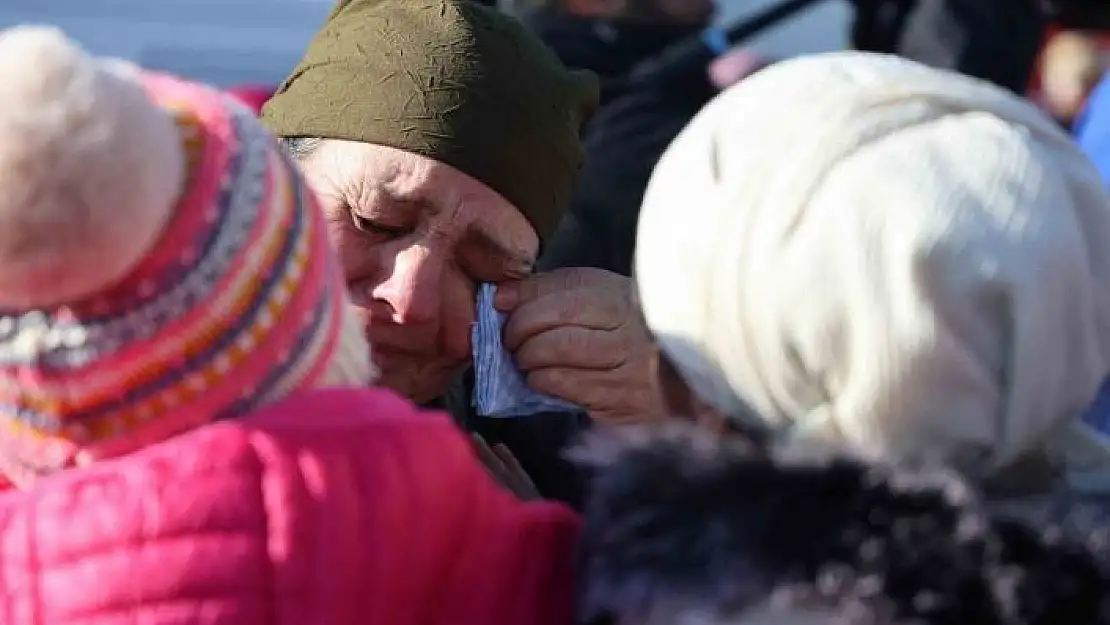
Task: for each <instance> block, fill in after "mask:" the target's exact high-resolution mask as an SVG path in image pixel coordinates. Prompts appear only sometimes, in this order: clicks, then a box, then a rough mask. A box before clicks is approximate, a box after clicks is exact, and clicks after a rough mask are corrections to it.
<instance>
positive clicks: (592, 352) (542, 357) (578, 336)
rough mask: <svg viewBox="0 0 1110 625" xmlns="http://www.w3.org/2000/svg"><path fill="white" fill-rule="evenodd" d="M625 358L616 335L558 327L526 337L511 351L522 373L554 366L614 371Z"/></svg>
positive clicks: (620, 338)
mask: <svg viewBox="0 0 1110 625" xmlns="http://www.w3.org/2000/svg"><path fill="white" fill-rule="evenodd" d="M627 357H628V354H627V349H626V346H625V341H624V340H623V337H622V336H621V335H620V333H619V332H606V331H603V330H590V329H588V328H581V327H577V326H560V327H557V328H552V329H550V330H548V331H546V332H543V333H541V334H537V335H535V336H531V337H528V339H527V340H525V341H524V342H523V343H521V345H520V347H518V348H517V349H516V350H515V351H514V352H513V358H514V360H516V365H517V367H519V368H520V370H521V371H525V372H527V371H534V370H536V369H548V368H554V367H560V368H566V369H590V370H593V369H602V370H605V369H615V368H617V367H619V366H621V365H623V364H624V363H625V359H626V358H627Z"/></svg>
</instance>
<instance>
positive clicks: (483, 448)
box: [471, 434, 501, 477]
mask: <svg viewBox="0 0 1110 625" xmlns="http://www.w3.org/2000/svg"><path fill="white" fill-rule="evenodd" d="M471 439H472V441H473V442H474V451H476V452H477V453H478V460H480V461H481V462H482V464H483V465H485V467H486V468H487V469H490V470H493V469H495V468H497V467H499V466H500V464H501V460H500V459H499V458H498V457H497V455H496V454H494V453H493V450H492V449H490V446H489V443H487V442H486V440H485V439H484V438H482V437H481V436H479V435H478V434H472V435H471ZM495 477H497V476H495Z"/></svg>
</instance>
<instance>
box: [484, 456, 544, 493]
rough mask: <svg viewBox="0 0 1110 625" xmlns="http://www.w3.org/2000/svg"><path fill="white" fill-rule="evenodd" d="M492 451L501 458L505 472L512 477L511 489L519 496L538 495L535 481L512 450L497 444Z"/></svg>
mask: <svg viewBox="0 0 1110 625" xmlns="http://www.w3.org/2000/svg"><path fill="white" fill-rule="evenodd" d="M493 453H495V454H497V457H498V458H500V459H501V462H502V464H503V466H504V467H505V470H506V473H507V474H508V475H510V476H512V478H513V490H515V491H516V492H517V494H518V495H520V496H521V497H527V498H535V497H539V495H540V491H539V489H537V488H536V483H535V482H533V481H532V477H531V476H530V475H528V472H527V471H525V470H524V467H523V466H521V465H520V462H519V461H518V460H517V459H516V456H515V455H513V452H512V450H510V449H509V448H508V447H506V446H505V445H504V444H498V445H495V446H494V447H493Z"/></svg>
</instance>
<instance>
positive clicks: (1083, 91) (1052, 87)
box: [1040, 31, 1106, 130]
mask: <svg viewBox="0 0 1110 625" xmlns="http://www.w3.org/2000/svg"><path fill="white" fill-rule="evenodd" d="M1104 73H1106V60H1105V56H1104V53H1103V51H1102V50H1101V48H1099V45H1098V41H1096V40H1095V37H1094V36H1093V35H1091V34H1089V33H1083V32H1079V31H1063V32H1060V33H1057V34H1056V35H1054V36H1053V37H1052V38H1051V39H1049V41H1048V44H1047V45H1046V46H1045V49H1044V52H1043V53H1042V56H1041V94H1040V96H1041V104H1042V106H1044V107H1045V109H1046V110H1047V111H1048V112H1049V114H1050V115H1052V116H1053V117H1054V118H1055V119H1056V121H1058V122H1060V124H1061V125H1062V126H1064V127H1065V128H1068V129H1069V130H1070V129H1072V128H1073V126H1074V124H1075V122H1076V119H1077V118H1078V117H1079V115H1080V113H1081V112H1082V111H1083V109H1084V108H1086V106H1087V99H1088V98H1089V97H1090V96H1091V92H1092V91H1094V89H1095V86H1096V85H1098V82H1099V80H1101V79H1102V76H1103V74H1104Z"/></svg>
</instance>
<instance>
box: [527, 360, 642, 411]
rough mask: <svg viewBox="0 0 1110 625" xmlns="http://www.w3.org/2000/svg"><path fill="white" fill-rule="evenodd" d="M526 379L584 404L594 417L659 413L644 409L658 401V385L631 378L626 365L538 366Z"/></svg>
mask: <svg viewBox="0 0 1110 625" xmlns="http://www.w3.org/2000/svg"><path fill="white" fill-rule="evenodd" d="M525 381H526V383H527V384H528V386H529V387H531V388H532V389H533V390H535V391H538V392H540V393H544V394H547V395H551V396H553V397H558V398H560V399H564V400H566V401H569V402H572V403H575V404H578V405H579V406H582V407H583V408H585V409H586V411H587V412H589V413H590V417H591V418H595V419H605V420H610V419H614V418H616V417H618V416H621V417H622V418H631V419H645V418H651V417H654V416H656V415H654V414H649V413H648V412H645V411H644V410H642V409H641V407H643V406H655V405H658V401H657V390H656V388H655V386H654V385H653V384H652V383H651V381H650V380H648V379H642V380H641V379H630V378H629V373H628V371H626V367H621V368H618V369H611V370H607V371H603V370H598V371H588V370H579V369H568V368H565V367H552V368H549V369H537V370H535V371H531V372H529V373H528V374H527V376H526V380H525Z"/></svg>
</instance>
